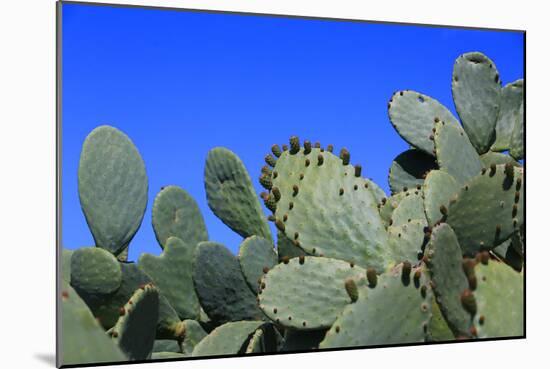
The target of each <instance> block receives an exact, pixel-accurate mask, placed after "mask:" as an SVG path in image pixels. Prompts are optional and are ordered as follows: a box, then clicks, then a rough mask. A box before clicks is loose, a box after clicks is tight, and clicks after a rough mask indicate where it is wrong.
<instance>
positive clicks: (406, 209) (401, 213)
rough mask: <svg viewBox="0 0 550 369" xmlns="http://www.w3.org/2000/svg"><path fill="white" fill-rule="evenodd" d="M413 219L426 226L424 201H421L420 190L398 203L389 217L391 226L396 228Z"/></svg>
mask: <svg viewBox="0 0 550 369" xmlns="http://www.w3.org/2000/svg"><path fill="white" fill-rule="evenodd" d="M413 219H417V220H419V221H421V222H422V223H423V224H424V225H427V221H426V214H425V212H424V201H423V200H422V190H416V189H415V191H414V192H411V193H410V195H407V194H405V197H404V198H403V199H402V200H401V201H400V202H399V205H398V206H397V209H395V210H394V211H393V213H392V215H391V220H392V222H391V225H392V226H394V227H396V226H400V225H403V224H407V223H408V222H410V221H411V220H413Z"/></svg>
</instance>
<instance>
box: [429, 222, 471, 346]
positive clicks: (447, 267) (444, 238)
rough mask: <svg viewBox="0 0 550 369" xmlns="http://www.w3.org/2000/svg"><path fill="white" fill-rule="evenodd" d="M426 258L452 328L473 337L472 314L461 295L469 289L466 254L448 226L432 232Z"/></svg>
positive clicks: (443, 309)
mask: <svg viewBox="0 0 550 369" xmlns="http://www.w3.org/2000/svg"><path fill="white" fill-rule="evenodd" d="M425 255H426V256H427V265H428V268H429V272H430V274H431V277H432V281H433V285H434V286H433V288H434V293H435V296H436V299H437V302H438V304H439V307H440V308H441V312H442V313H443V316H444V317H445V320H446V321H447V323H448V324H449V328H451V330H452V331H453V333H454V334H455V335H456V336H458V335H461V336H466V337H467V336H469V335H470V333H469V328H470V315H469V314H468V313H467V312H466V311H465V310H464V309H463V307H462V302H461V298H460V296H461V294H462V293H463V292H464V291H465V290H466V289H468V287H469V285H468V279H467V278H466V276H465V274H464V271H463V266H462V251H461V249H460V246H459V244H458V241H457V239H456V236H455V234H454V232H453V229H452V228H451V227H450V226H449V225H448V224H446V223H442V224H440V225H438V226H437V227H435V228H434V229H433V230H432V236H431V240H430V242H429V244H428V245H427V246H426V252H425Z"/></svg>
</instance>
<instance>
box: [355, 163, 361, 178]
mask: <svg viewBox="0 0 550 369" xmlns="http://www.w3.org/2000/svg"><path fill="white" fill-rule="evenodd" d="M355 176H356V177H361V166H360V165H356V166H355Z"/></svg>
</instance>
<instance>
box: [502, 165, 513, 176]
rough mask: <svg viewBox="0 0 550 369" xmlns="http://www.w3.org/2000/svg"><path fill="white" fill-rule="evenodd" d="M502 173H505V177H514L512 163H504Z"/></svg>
mask: <svg viewBox="0 0 550 369" xmlns="http://www.w3.org/2000/svg"><path fill="white" fill-rule="evenodd" d="M504 174H506V177H508V178H510V179H514V166H513V165H512V163H506V165H504Z"/></svg>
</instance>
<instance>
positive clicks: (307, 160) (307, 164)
mask: <svg viewBox="0 0 550 369" xmlns="http://www.w3.org/2000/svg"><path fill="white" fill-rule="evenodd" d="M309 164H310V161H309V159H306V167H309Z"/></svg>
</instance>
